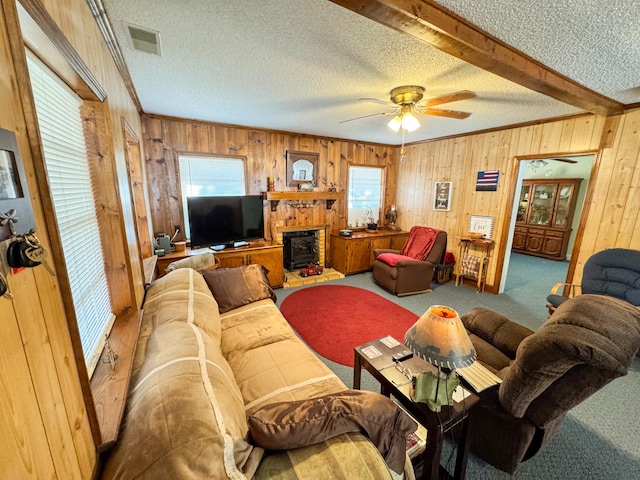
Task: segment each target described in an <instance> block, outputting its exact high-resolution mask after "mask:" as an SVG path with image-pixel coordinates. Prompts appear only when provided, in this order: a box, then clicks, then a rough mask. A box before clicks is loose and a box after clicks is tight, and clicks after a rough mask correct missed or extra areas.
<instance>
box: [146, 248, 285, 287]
mask: <svg viewBox="0 0 640 480" xmlns="http://www.w3.org/2000/svg"><path fill="white" fill-rule="evenodd" d="M210 251H211V250H209V249H208V248H200V249H197V250H191V249H189V248H188V249H186V250H185V251H183V252H173V253H169V254H167V255H164V256H163V257H159V258H158V263H157V273H158V276H159V277H160V276H162V275H164V270H165V268H167V265H169V264H170V263H171V262H175V261H176V260H180V259H181V258H186V257H188V256H190V255H198V254H199V253H204V252H210ZM215 254H216V257H217V258H218V259H219V260H220V266H219V267H220V268H233V267H241V266H243V265H251V264H254V263H257V264H259V265H262V266H264V267H266V268H267V270H269V273H268V277H269V282H270V283H271V286H272V287H274V288H277V287H282V285H283V284H284V261H283V258H282V245H281V244H277V243H272V242H268V241H263V240H257V241H252V242H251V245H250V246H248V247H240V248H229V249H225V250H221V251H219V252H215Z"/></svg>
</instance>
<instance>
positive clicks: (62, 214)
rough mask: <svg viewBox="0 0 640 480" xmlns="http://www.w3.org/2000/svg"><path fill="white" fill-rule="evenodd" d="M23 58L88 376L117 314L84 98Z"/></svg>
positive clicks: (38, 64) (30, 58)
mask: <svg viewBox="0 0 640 480" xmlns="http://www.w3.org/2000/svg"><path fill="white" fill-rule="evenodd" d="M27 60H28V65H29V74H30V77H31V85H32V88H33V96H34V100H35V105H36V113H37V117H38V125H39V127H40V136H41V140H42V149H43V152H44V159H45V164H46V171H47V179H48V184H49V189H50V192H51V197H52V201H53V209H54V213H55V217H56V222H57V226H58V231H59V234H60V240H61V243H62V250H63V254H64V261H65V264H66V268H67V275H68V277H69V283H70V286H71V295H72V297H73V305H74V308H75V313H76V319H77V322H78V328H79V330H80V340H81V342H82V350H83V353H84V358H85V363H86V365H87V369H88V371H89V375H90V376H91V374H92V373H93V369H94V368H95V365H96V363H97V361H98V358H99V356H100V353H101V351H102V348H103V346H104V336H105V333H107V332H109V330H110V329H111V326H112V324H113V321H114V320H115V316H114V315H113V313H112V311H111V302H110V298H109V289H108V284H107V277H106V274H105V269H104V260H103V255H102V245H101V239H100V231H99V229H98V218H97V216H96V207H95V201H94V196H93V190H92V187H91V178H90V172H89V161H88V159H87V150H86V143H85V137H84V132H83V129H82V120H81V116H80V105H81V103H82V100H81V99H80V98H79V97H78V96H77V95H76V94H75V92H73V91H72V90H71V89H70V88H69V87H67V85H66V84H64V83H63V82H62V81H61V80H60V79H59V78H57V77H56V76H55V74H54V73H53V72H51V70H49V69H48V68H47V67H46V66H45V65H44V64H42V63H41V62H40V61H39V60H38V59H37V58H35V56H32V55H29V56H28V58H27Z"/></svg>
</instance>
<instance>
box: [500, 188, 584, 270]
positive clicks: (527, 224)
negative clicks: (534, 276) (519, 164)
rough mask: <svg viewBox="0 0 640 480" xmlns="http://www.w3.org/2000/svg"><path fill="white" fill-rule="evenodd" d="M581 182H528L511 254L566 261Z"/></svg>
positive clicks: (521, 194)
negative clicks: (517, 253) (514, 252)
mask: <svg viewBox="0 0 640 480" xmlns="http://www.w3.org/2000/svg"><path fill="white" fill-rule="evenodd" d="M581 181H582V179H581V178H554V179H549V178H545V179H528V180H524V181H523V182H522V188H521V189H520V197H519V199H518V213H517V216H516V227H515V231H514V234H513V250H514V251H516V252H519V253H525V254H528V255H536V256H539V257H545V258H549V259H551V260H566V258H567V245H568V244H569V236H570V235H571V223H572V222H573V214H574V211H575V208H576V197H577V196H578V191H579V189H580V182H581Z"/></svg>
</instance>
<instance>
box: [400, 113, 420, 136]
mask: <svg viewBox="0 0 640 480" xmlns="http://www.w3.org/2000/svg"><path fill="white" fill-rule="evenodd" d="M419 126H420V122H419V121H418V119H417V118H416V117H414V116H413V114H412V113H411V112H406V113H404V114H403V115H402V128H404V129H405V130H406V131H407V132H413V131H414V130H416V129H417V128H418V127H419Z"/></svg>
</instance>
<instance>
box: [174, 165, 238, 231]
mask: <svg viewBox="0 0 640 480" xmlns="http://www.w3.org/2000/svg"><path fill="white" fill-rule="evenodd" d="M178 161H179V164H180V187H181V189H182V208H183V214H184V220H185V222H184V223H185V232H184V233H185V235H186V236H187V238H190V237H191V231H190V229H189V215H188V214H187V197H226V196H238V195H246V187H245V185H246V184H245V180H244V161H243V159H241V158H225V157H204V156H190V155H180V156H179V157H178Z"/></svg>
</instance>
